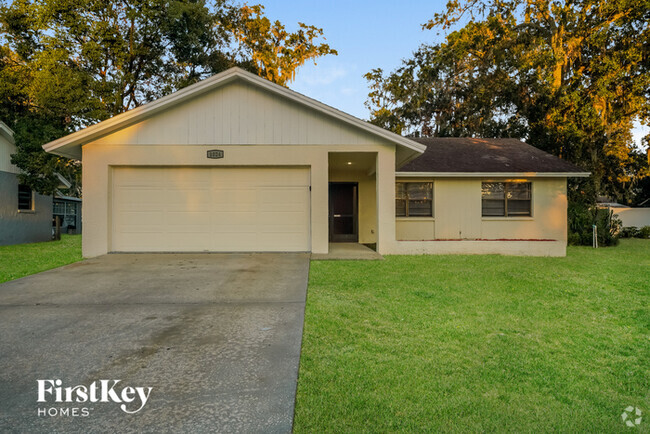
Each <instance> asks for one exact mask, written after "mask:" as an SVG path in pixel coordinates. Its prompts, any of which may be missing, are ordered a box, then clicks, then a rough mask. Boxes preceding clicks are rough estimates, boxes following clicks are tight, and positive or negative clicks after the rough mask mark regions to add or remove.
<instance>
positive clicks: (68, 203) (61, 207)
mask: <svg viewBox="0 0 650 434" xmlns="http://www.w3.org/2000/svg"><path fill="white" fill-rule="evenodd" d="M57 216H58V217H59V219H60V222H61V232H62V233H64V234H65V233H67V234H73V235H74V234H80V233H81V199H79V198H78V197H71V196H65V195H63V194H61V193H60V192H57V193H56V194H55V195H54V216H53V218H56V217H57Z"/></svg>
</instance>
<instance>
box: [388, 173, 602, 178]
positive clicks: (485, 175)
mask: <svg viewBox="0 0 650 434" xmlns="http://www.w3.org/2000/svg"><path fill="white" fill-rule="evenodd" d="M589 175H591V172H395V176H396V177H400V178H587V177H589Z"/></svg>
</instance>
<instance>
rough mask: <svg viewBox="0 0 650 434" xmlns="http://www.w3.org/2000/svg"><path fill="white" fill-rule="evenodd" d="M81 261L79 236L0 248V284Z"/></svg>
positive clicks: (66, 236)
mask: <svg viewBox="0 0 650 434" xmlns="http://www.w3.org/2000/svg"><path fill="white" fill-rule="evenodd" d="M81 259H82V257H81V235H61V240H60V241H45V242H42V243H32V244H16V245H13V246H0V283H2V282H6V281H8V280H13V279H18V278H20V277H24V276H29V275H30V274H35V273H40V272H41V271H45V270H49V269H51V268H56V267H60V266H62V265H66V264H70V263H72V262H77V261H80V260H81Z"/></svg>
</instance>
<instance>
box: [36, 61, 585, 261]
mask: <svg viewBox="0 0 650 434" xmlns="http://www.w3.org/2000/svg"><path fill="white" fill-rule="evenodd" d="M44 149H45V150H46V151H48V152H52V153H55V154H58V155H62V156H66V157H70V158H76V159H83V185H84V202H83V215H84V227H83V254H84V256H86V257H92V256H97V255H102V254H105V253H108V252H162V251H179V252H180V251H186V252H196V251H199V252H200V251H208V252H234V251H239V252H241V251H244V252H258V251H259V252H261V251H281V252H292V251H311V252H314V253H327V252H328V249H329V243H331V242H360V243H376V245H377V250H378V252H379V253H382V254H391V253H395V254H419V253H502V254H518V255H554V256H562V255H565V253H566V237H567V219H566V212H567V198H566V178H567V177H568V176H587V175H588V174H586V173H582V172H581V171H580V170H579V169H578V168H576V167H575V166H573V165H570V164H568V163H566V162H564V161H562V160H559V159H557V158H555V157H553V156H550V155H548V154H546V153H544V152H541V151H539V150H537V149H535V148H533V147H531V146H528V145H526V144H525V143H522V142H519V141H516V140H478V139H476V140H475V139H456V140H454V139H446V140H438V139H429V140H423V141H422V143H420V142H418V141H415V140H411V139H408V138H405V137H401V136H399V135H396V134H393V133H391V132H389V131H386V130H384V129H381V128H378V127H376V126H373V125H371V124H369V123H367V122H364V121H362V120H359V119H357V118H355V117H353V116H350V115H348V114H345V113H343V112H340V111H338V110H336V109H333V108H332V107H329V106H327V105H324V104H322V103H320V102H318V101H315V100H313V99H310V98H308V97H305V96H303V95H300V94H298V93H296V92H294V91H292V90H290V89H287V88H285V87H282V86H278V85H276V84H273V83H271V82H269V81H267V80H265V79H262V78H260V77H257V76H255V75H253V74H250V73H248V72H245V71H243V70H241V69H238V68H233V69H230V70H228V71H225V72H223V73H221V74H218V75H215V76H214V77H211V78H209V79H207V80H204V81H202V82H200V83H197V84H194V85H192V86H189V87H187V88H185V89H182V90H180V91H178V92H175V93H173V94H171V95H168V96H166V97H163V98H160V99H159V100H157V101H154V102H152V103H149V104H146V105H144V106H141V107H138V108H135V109H133V110H130V111H128V112H126V113H123V114H121V115H118V116H115V117H114V118H111V119H108V120H106V121H104V122H101V123H99V124H96V125H93V126H91V127H88V128H86V129H84V130H80V131H77V132H75V133H73V134H70V135H69V136H66V137H63V138H61V139H58V140H56V141H54V142H51V143H48V144H46V145H45V146H44Z"/></svg>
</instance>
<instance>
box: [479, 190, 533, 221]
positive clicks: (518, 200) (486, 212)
mask: <svg viewBox="0 0 650 434" xmlns="http://www.w3.org/2000/svg"><path fill="white" fill-rule="evenodd" d="M531 190H532V189H531V183H530V182H484V183H483V184H482V194H481V196H482V209H483V217H517V216H530V215H531Z"/></svg>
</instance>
